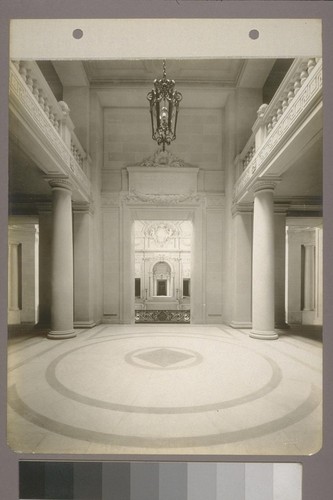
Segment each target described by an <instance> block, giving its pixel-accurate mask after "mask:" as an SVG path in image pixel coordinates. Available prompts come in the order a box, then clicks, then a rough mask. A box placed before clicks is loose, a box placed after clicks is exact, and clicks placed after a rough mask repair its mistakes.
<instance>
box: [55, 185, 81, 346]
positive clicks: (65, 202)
mask: <svg viewBox="0 0 333 500" xmlns="http://www.w3.org/2000/svg"><path fill="white" fill-rule="evenodd" d="M49 184H50V186H51V188H52V210H53V233H52V272H51V331H50V332H49V334H48V337H49V338H52V339H66V338H71V337H75V335H76V334H75V331H74V328H73V225H72V196H71V195H72V191H71V185H70V183H69V181H68V180H67V179H60V178H59V179H52V180H50V181H49Z"/></svg>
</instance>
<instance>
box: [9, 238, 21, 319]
mask: <svg viewBox="0 0 333 500" xmlns="http://www.w3.org/2000/svg"><path fill="white" fill-rule="evenodd" d="M19 285H20V279H19V244H18V243H9V247H8V323H9V324H19V323H20V322H21V313H20V309H19Z"/></svg>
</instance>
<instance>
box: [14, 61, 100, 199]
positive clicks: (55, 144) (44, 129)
mask: <svg viewBox="0 0 333 500" xmlns="http://www.w3.org/2000/svg"><path fill="white" fill-rule="evenodd" d="M9 111H10V113H9V132H10V135H11V136H12V137H13V138H14V140H15V142H16V143H17V144H18V145H19V146H20V148H21V149H22V150H23V151H24V152H25V153H26V154H27V155H28V156H29V157H30V158H31V159H32V160H33V161H34V163H35V164H36V165H37V166H38V168H39V169H40V170H41V171H42V172H43V173H44V174H45V175H46V176H57V177H59V176H61V177H65V178H68V180H69V181H70V183H71V185H72V189H73V195H72V196H73V199H74V200H77V201H90V198H91V184H90V181H89V179H88V177H87V176H86V174H85V172H84V171H83V169H82V167H81V166H80V165H79V163H78V161H77V159H76V158H75V157H74V154H73V152H72V150H71V147H70V142H69V144H66V142H65V140H64V139H63V137H61V135H60V133H59V132H58V131H57V130H56V128H55V126H54V124H52V122H51V121H50V119H49V118H48V116H47V115H46V113H45V112H44V109H42V107H41V105H40V103H39V102H38V101H37V99H36V97H35V96H34V94H33V93H32V91H31V89H30V88H29V87H28V86H27V84H26V82H25V81H24V80H23V78H22V77H21V75H20V73H19V72H18V71H17V69H16V68H15V66H14V65H13V64H11V65H10V80H9ZM67 132H70V131H69V130H67ZM69 141H70V139H69ZM76 142H77V140H76Z"/></svg>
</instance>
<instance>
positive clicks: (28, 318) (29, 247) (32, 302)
mask: <svg viewBox="0 0 333 500" xmlns="http://www.w3.org/2000/svg"><path fill="white" fill-rule="evenodd" d="M37 242H38V232H37V229H36V226H35V224H29V223H28V224H21V225H13V226H9V230H8V243H9V244H11V243H13V244H16V245H21V255H22V265H21V272H22V279H21V296H22V308H21V311H20V322H21V323H33V324H35V323H36V322H37V320H38V293H37V292H38V260H36V257H37V252H36V249H37V244H38V243H37ZM9 292H10V290H9ZM9 323H10V316H9Z"/></svg>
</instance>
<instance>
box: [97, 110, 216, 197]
mask: <svg viewBox="0 0 333 500" xmlns="http://www.w3.org/2000/svg"><path fill="white" fill-rule="evenodd" d="M181 111H182V114H181V119H179V122H178V126H177V140H176V141H174V142H173V143H172V146H171V147H170V148H169V149H170V150H171V151H172V153H173V154H174V155H175V156H177V157H179V158H181V159H182V160H184V161H185V162H186V163H189V164H191V165H195V166H197V167H200V169H201V178H200V183H201V187H200V190H204V191H206V192H221V191H223V189H224V172H223V162H222V154H223V150H222V147H223V144H222V125H223V124H222V114H223V113H222V110H221V109H203V108H200V109H189V108H182V110H181ZM155 149H156V143H155V142H154V141H153V140H152V139H151V128H150V119H149V111H148V109H147V108H134V109H133V108H106V109H105V110H104V166H103V191H112V192H114V191H120V190H121V169H122V168H123V167H125V166H127V165H134V164H136V163H139V162H141V161H142V160H143V159H144V158H146V157H149V156H150V155H151V154H152V153H153V151H154V150H155Z"/></svg>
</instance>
